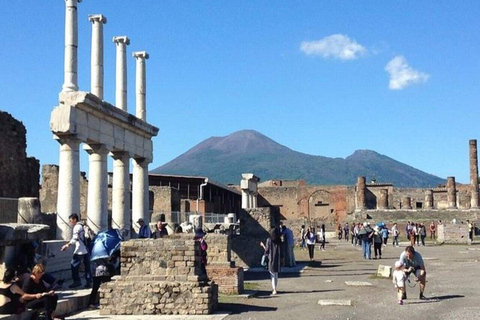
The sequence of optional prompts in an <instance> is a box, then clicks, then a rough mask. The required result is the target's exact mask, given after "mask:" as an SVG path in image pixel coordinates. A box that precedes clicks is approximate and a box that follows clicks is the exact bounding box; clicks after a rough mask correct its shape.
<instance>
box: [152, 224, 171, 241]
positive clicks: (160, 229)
mask: <svg viewBox="0 0 480 320" xmlns="http://www.w3.org/2000/svg"><path fill="white" fill-rule="evenodd" d="M164 236H168V231H167V228H165V225H164V224H163V222H162V221H158V222H157V224H156V225H155V232H154V233H153V238H154V239H160V238H163V237H164Z"/></svg>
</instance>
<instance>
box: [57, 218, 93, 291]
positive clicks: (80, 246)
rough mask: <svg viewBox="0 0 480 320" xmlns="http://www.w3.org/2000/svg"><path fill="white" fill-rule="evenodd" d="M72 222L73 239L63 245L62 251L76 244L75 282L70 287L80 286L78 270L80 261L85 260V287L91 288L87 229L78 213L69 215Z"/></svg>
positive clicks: (74, 255)
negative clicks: (86, 239) (86, 240)
mask: <svg viewBox="0 0 480 320" xmlns="http://www.w3.org/2000/svg"><path fill="white" fill-rule="evenodd" d="M68 220H69V222H70V224H71V225H72V226H73V234H72V240H70V242H68V243H67V244H66V245H64V246H63V247H62V249H61V250H62V251H65V250H67V248H69V247H70V246H71V245H75V249H74V251H73V257H72V261H71V262H70V264H71V270H72V279H73V283H72V284H71V285H70V286H69V288H70V289H73V288H77V287H80V286H81V285H82V282H81V281H80V276H79V275H78V271H79V269H80V263H81V262H82V261H83V265H84V267H85V280H86V284H85V288H90V286H91V283H92V272H91V271H90V255H89V254H88V250H87V247H86V243H85V230H84V229H83V225H82V224H81V223H80V222H79V219H78V215H77V214H76V213H73V214H71V215H70V216H69V217H68Z"/></svg>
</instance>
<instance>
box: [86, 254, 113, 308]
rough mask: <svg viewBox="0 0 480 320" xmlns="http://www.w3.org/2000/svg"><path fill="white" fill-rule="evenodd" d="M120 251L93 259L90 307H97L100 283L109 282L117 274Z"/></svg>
mask: <svg viewBox="0 0 480 320" xmlns="http://www.w3.org/2000/svg"><path fill="white" fill-rule="evenodd" d="M119 260H120V258H119V251H118V250H117V251H116V252H115V253H114V254H113V255H112V256H111V257H110V258H103V259H97V260H95V261H93V263H92V264H93V266H94V268H93V285H92V291H91V292H90V296H89V298H88V305H89V307H90V308H93V307H95V305H96V303H97V298H98V289H100V285H101V284H102V283H105V282H109V281H110V280H111V279H112V277H113V276H114V275H115V269H116V266H117V265H118V264H119V262H120V261H119Z"/></svg>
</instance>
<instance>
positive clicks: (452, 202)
mask: <svg viewBox="0 0 480 320" xmlns="http://www.w3.org/2000/svg"><path fill="white" fill-rule="evenodd" d="M447 202H448V208H449V209H455V208H457V191H456V185H455V177H447Z"/></svg>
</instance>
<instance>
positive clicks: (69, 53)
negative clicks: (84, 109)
mask: <svg viewBox="0 0 480 320" xmlns="http://www.w3.org/2000/svg"><path fill="white" fill-rule="evenodd" d="M81 1H82V0H65V55H64V80H63V86H62V91H77V90H78V82H77V68H78V62H77V57H78V55H77V47H78V14H77V3H79V2H81Z"/></svg>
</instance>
